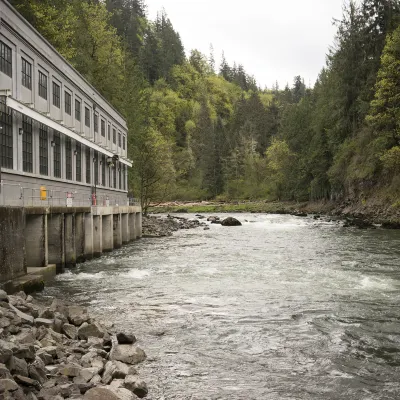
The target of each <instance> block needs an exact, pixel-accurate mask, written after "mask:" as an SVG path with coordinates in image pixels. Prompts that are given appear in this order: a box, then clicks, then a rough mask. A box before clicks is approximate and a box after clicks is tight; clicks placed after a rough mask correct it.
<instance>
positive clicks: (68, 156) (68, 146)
mask: <svg viewBox="0 0 400 400" xmlns="http://www.w3.org/2000/svg"><path fill="white" fill-rule="evenodd" d="M65 178H66V179H68V180H72V142H71V138H70V137H68V136H66V137H65Z"/></svg>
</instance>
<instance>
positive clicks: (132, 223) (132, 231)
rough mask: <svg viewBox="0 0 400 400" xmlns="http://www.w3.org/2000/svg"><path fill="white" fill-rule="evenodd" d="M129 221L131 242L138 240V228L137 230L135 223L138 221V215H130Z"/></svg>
mask: <svg viewBox="0 0 400 400" xmlns="http://www.w3.org/2000/svg"><path fill="white" fill-rule="evenodd" d="M128 220H129V240H135V239H136V228H135V221H136V213H132V214H128Z"/></svg>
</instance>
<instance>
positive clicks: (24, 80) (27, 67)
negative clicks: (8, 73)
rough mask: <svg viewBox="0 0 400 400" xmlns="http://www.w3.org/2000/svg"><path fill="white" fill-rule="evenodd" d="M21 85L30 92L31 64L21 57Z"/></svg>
mask: <svg viewBox="0 0 400 400" xmlns="http://www.w3.org/2000/svg"><path fill="white" fill-rule="evenodd" d="M21 62H22V64H21V84H22V86H24V87H25V88H27V89H29V90H32V64H31V63H30V62H29V61H28V60H27V59H26V58H24V57H21Z"/></svg>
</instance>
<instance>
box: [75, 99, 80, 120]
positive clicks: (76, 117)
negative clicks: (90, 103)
mask: <svg viewBox="0 0 400 400" xmlns="http://www.w3.org/2000/svg"><path fill="white" fill-rule="evenodd" d="M75 119H76V120H77V121H80V120H81V102H80V101H79V100H76V99H75Z"/></svg>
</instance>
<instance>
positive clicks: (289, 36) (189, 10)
mask: <svg viewBox="0 0 400 400" xmlns="http://www.w3.org/2000/svg"><path fill="white" fill-rule="evenodd" d="M342 5H343V0H245V1H238V0H147V6H148V16H149V18H150V19H151V20H154V19H155V16H156V15H157V11H160V10H161V9H162V8H164V9H165V11H166V12H167V14H168V17H169V18H170V20H171V22H172V24H173V26H174V28H175V30H176V31H178V33H179V34H180V35H181V39H182V42H183V45H184V46H185V50H186V53H187V54H189V53H190V50H191V49H194V48H195V49H198V50H200V51H201V52H202V53H205V54H207V55H208V54H209V48H210V43H212V45H213V47H214V52H215V59H216V63H217V66H219V62H220V59H221V53H222V50H223V51H224V52H225V57H226V59H227V61H228V62H229V64H233V61H236V62H237V63H241V64H243V65H244V67H245V69H246V71H247V72H248V73H249V74H252V75H254V76H255V78H256V80H257V81H258V83H259V84H260V86H261V87H264V86H268V87H269V88H271V87H272V85H273V83H274V82H275V81H276V80H277V81H278V83H279V85H280V86H281V87H283V86H284V85H285V84H286V83H287V82H289V84H291V83H292V82H293V77H294V76H295V75H301V76H302V77H304V80H305V83H306V85H307V86H308V85H309V84H311V85H313V84H314V82H315V80H316V78H317V76H318V73H319V71H320V70H321V68H322V67H323V66H324V65H325V55H326V54H327V51H328V47H329V46H330V45H332V44H333V40H334V35H335V31H336V29H335V27H334V26H332V20H333V18H340V17H341V15H342Z"/></svg>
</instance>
